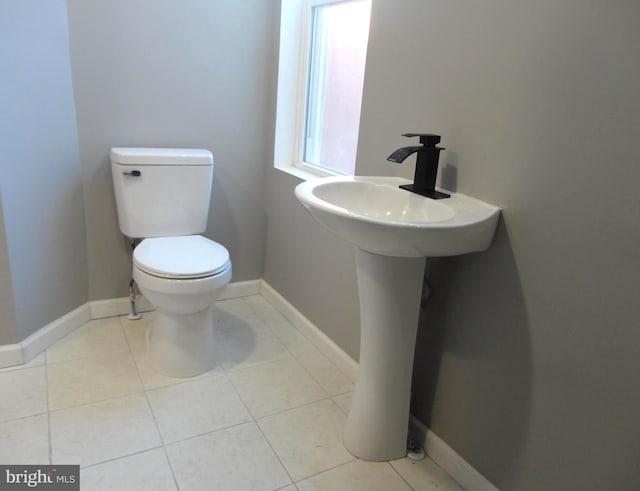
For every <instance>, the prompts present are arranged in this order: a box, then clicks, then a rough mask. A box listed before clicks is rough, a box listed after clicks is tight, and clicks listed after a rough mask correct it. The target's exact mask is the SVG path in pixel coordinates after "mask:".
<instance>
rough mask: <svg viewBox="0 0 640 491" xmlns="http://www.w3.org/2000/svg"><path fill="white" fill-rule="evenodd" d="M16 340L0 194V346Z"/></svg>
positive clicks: (14, 310) (16, 328) (16, 330)
mask: <svg viewBox="0 0 640 491" xmlns="http://www.w3.org/2000/svg"><path fill="white" fill-rule="evenodd" d="M16 341H19V340H18V326H17V324H16V309H15V304H14V301H13V287H12V286H11V268H10V265H9V250H8V249H7V240H6V233H5V228H4V213H3V211H2V196H0V346H2V345H3V344H11V343H15V342H16Z"/></svg>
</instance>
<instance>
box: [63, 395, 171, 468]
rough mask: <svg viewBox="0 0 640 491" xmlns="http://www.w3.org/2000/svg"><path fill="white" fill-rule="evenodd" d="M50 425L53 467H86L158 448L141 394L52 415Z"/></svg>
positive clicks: (155, 429) (154, 427) (157, 441)
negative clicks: (69, 465)
mask: <svg viewBox="0 0 640 491" xmlns="http://www.w3.org/2000/svg"><path fill="white" fill-rule="evenodd" d="M50 425H51V451H52V458H53V462H54V463H56V464H79V465H81V466H87V465H91V464H97V463H100V462H104V461H105V460H110V459H114V458H118V457H123V456H125V455H129V454H133V453H136V452H141V451H143V450H147V449H151V448H154V447H158V446H160V445H161V440H160V435H159V433H158V429H157V428H156V424H155V422H154V420H153V416H152V414H151V410H150V409H149V405H148V404H147V398H146V397H145V395H144V394H134V395H130V396H126V397H121V398H118V399H111V400H108V401H102V402H97V403H93V404H87V405H84V406H77V407H73V408H69V409H63V410H60V411H53V412H51V414H50Z"/></svg>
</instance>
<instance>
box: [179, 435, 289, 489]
mask: <svg viewBox="0 0 640 491" xmlns="http://www.w3.org/2000/svg"><path fill="white" fill-rule="evenodd" d="M167 454H168V455H169V460H170V462H171V466H172V468H173V472H174V474H175V476H176V480H177V481H178V486H179V487H180V490H181V491H202V490H205V489H206V490H207V491H216V490H220V491H228V490H233V491H243V490H247V491H248V490H251V491H258V490H265V491H267V490H273V489H278V488H280V487H284V486H286V485H287V484H290V483H291V480H290V479H289V476H288V475H287V473H286V472H285V470H284V469H283V467H282V465H281V464H280V461H279V460H278V458H277V457H276V455H275V454H274V453H273V450H272V449H271V447H270V446H269V444H268V443H267V441H266V440H265V439H264V437H263V436H262V433H260V430H259V429H258V427H257V426H256V425H255V423H246V424H243V425H240V426H234V427H232V428H227V429H224V430H220V431H216V432H214V433H209V434H207V435H203V436H199V437H196V438H192V439H189V440H184V441H182V442H178V443H173V444H171V445H167Z"/></svg>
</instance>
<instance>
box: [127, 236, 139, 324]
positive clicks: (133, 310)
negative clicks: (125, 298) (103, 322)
mask: <svg viewBox="0 0 640 491" xmlns="http://www.w3.org/2000/svg"><path fill="white" fill-rule="evenodd" d="M138 243H139V241H138V240H136V239H133V240H131V252H133V250H134V249H135V248H136V246H137V245H138ZM135 283H136V282H135V280H134V279H133V278H131V281H130V282H129V304H130V305H131V312H129V315H128V316H127V319H129V320H132V321H137V320H138V319H142V315H141V314H139V313H138V310H137V309H136V291H135V289H134V288H133V286H134V285H135Z"/></svg>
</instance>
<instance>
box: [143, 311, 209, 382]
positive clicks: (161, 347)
mask: <svg viewBox="0 0 640 491" xmlns="http://www.w3.org/2000/svg"><path fill="white" fill-rule="evenodd" d="M147 352H148V354H149V360H150V362H151V366H152V367H153V368H154V369H155V370H157V371H158V372H160V373H162V374H164V375H168V376H170V377H193V376H195V375H200V374H201V373H205V372H208V371H209V370H211V369H212V368H213V366H214V363H215V360H214V354H213V353H214V344H213V316H212V313H211V308H207V309H205V310H202V311H200V312H196V313H193V314H170V313H166V312H162V311H160V310H158V311H157V312H156V318H155V319H154V320H153V322H152V323H151V324H150V325H149V327H148V328H147Z"/></svg>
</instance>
